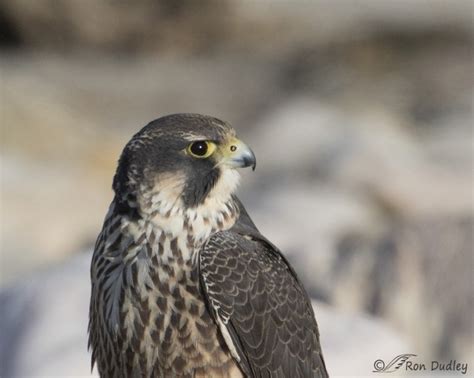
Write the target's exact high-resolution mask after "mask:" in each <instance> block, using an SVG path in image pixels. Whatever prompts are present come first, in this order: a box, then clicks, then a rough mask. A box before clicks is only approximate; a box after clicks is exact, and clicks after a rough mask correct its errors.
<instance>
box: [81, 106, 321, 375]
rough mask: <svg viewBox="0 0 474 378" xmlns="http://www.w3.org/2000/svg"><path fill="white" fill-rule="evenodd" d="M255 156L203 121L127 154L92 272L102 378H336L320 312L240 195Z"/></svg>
mask: <svg viewBox="0 0 474 378" xmlns="http://www.w3.org/2000/svg"><path fill="white" fill-rule="evenodd" d="M255 165H256V160H255V155H254V153H253V152H252V150H251V149H250V148H249V147H248V146H247V145H246V144H244V143H243V142H242V141H240V140H239V139H237V137H236V134H235V131H234V129H233V128H232V127H231V126H230V125H229V124H227V123H225V122H223V121H221V120H219V119H216V118H213V117H209V116H204V115H199V114H174V115H169V116H165V117H162V118H159V119H157V120H155V121H152V122H150V123H149V124H148V125H147V126H145V127H144V128H143V129H141V130H140V131H139V132H138V133H137V134H135V135H134V136H133V138H132V139H131V140H130V141H129V142H128V144H127V145H126V146H125V148H124V150H123V152H122V154H121V157H120V159H119V163H118V168H117V171H116V174H115V176H114V180H113V190H114V193H115V197H114V199H113V201H112V203H111V205H110V208H109V211H108V213H107V215H106V217H105V221H104V225H103V228H102V231H101V233H100V234H99V236H98V239H97V242H96V245H95V250H94V254H93V257H92V264H91V281H92V291H91V301H90V314H89V348H90V350H91V352H92V367H94V364H97V368H98V371H99V373H100V375H101V376H102V377H327V376H328V374H327V371H326V367H325V363H324V359H323V355H322V352H321V346H320V340H319V331H318V326H317V324H316V320H315V317H314V313H313V309H312V306H311V302H310V300H309V298H308V295H307V294H306V292H305V290H304V288H303V286H302V284H301V282H300V281H299V279H298V277H297V276H296V273H295V271H294V270H293V268H292V267H291V266H290V264H289V263H288V261H287V260H286V259H285V257H284V256H283V255H282V254H281V252H280V251H279V250H278V249H277V248H276V247H275V246H274V245H273V244H272V243H271V242H270V241H268V240H267V239H266V238H265V237H264V236H262V235H261V234H260V232H259V231H258V229H257V228H256V227H255V225H254V223H253V222H252V220H251V219H250V217H249V215H248V214H247V212H246V210H245V208H244V207H243V205H242V203H241V202H240V201H239V199H238V198H237V197H236V196H235V190H236V188H237V185H238V183H239V173H238V171H237V168H243V167H253V169H255Z"/></svg>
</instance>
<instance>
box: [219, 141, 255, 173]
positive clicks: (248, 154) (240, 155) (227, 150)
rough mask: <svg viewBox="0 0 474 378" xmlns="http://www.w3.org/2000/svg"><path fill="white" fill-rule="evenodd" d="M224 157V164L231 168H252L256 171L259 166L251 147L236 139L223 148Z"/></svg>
mask: <svg viewBox="0 0 474 378" xmlns="http://www.w3.org/2000/svg"><path fill="white" fill-rule="evenodd" d="M222 155H223V158H222V164H224V165H227V166H228V167H231V168H245V167H252V170H254V171H255V167H256V166H257V160H256V159H255V154H254V153H253V151H252V150H251V149H250V147H249V146H247V145H246V144H245V143H244V142H242V141H241V140H239V139H235V138H234V139H232V140H231V141H230V142H229V143H227V144H226V145H225V146H223V151H222Z"/></svg>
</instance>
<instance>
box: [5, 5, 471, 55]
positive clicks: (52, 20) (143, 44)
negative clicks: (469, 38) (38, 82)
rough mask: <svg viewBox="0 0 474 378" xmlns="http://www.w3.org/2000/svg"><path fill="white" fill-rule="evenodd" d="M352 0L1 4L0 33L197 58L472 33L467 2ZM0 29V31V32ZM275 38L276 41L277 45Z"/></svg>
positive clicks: (34, 42)
mask: <svg viewBox="0 0 474 378" xmlns="http://www.w3.org/2000/svg"><path fill="white" fill-rule="evenodd" d="M429 4H430V7H429V11H427V8H426V1H424V0H411V1H397V2H396V3H394V2H390V1H379V2H374V1H371V0H362V1H358V2H357V3H353V2H347V1H341V2H338V3H336V4H334V2H331V1H328V0H317V1H311V2H300V3H298V5H297V6H294V4H293V3H292V2H284V1H282V2H266V1H263V2H248V1H246V2H230V1H215V0H202V1H199V2H195V1H192V0H191V1H190V0H186V1H180V2H176V1H173V0H162V1H159V2H156V1H153V0H137V1H120V2H113V1H105V2H95V1H93V0H83V1H72V2H71V1H67V0H55V1H51V0H37V1H34V2H31V1H28V0H4V1H3V2H2V4H1V6H0V14H1V15H2V17H1V19H3V20H4V22H3V24H4V25H7V26H8V27H4V32H3V33H2V34H4V35H5V37H7V36H8V37H9V39H8V40H5V42H4V44H6V42H10V45H12V43H11V42H12V41H13V42H16V43H15V44H13V45H14V46H20V47H22V46H23V47H27V48H40V49H54V50H56V51H63V52H70V51H73V50H77V49H82V50H88V51H91V50H92V51H108V52H114V53H124V54H129V53H145V54H148V53H150V52H151V53H154V52H160V53H163V52H171V53H179V54H183V53H184V54H189V53H201V52H202V51H209V50H215V49H225V50H239V51H242V50H243V51H248V50H262V49H263V50H264V51H267V52H270V53H274V52H275V51H276V52H281V51H285V50H287V49H288V48H289V47H291V45H304V44H307V43H308V41H310V42H311V43H326V42H327V41H328V40H330V41H334V40H340V39H347V38H354V37H360V36H364V35H366V34H367V33H372V32H373V30H377V29H388V30H390V29H397V30H400V29H406V30H408V31H418V30H426V29H437V28H445V29H446V28H451V29H454V30H461V31H465V30H470V29H471V26H472V25H471V17H470V11H471V9H470V6H471V3H470V2H469V1H468V0H451V1H450V2H449V6H448V5H446V2H444V1H442V0H431V1H430V3H429ZM0 30H1V29H0ZM275 35H278V36H279V38H278V41H276V40H275Z"/></svg>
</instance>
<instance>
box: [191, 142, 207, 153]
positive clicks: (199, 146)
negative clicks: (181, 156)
mask: <svg viewBox="0 0 474 378" xmlns="http://www.w3.org/2000/svg"><path fill="white" fill-rule="evenodd" d="M190 151H191V152H192V153H193V155H196V156H204V155H206V153H207V143H206V142H194V143H193V144H191V147H190Z"/></svg>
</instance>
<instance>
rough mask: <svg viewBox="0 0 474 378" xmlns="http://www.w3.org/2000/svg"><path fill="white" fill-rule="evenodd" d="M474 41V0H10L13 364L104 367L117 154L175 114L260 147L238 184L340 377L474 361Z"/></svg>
mask: <svg viewBox="0 0 474 378" xmlns="http://www.w3.org/2000/svg"><path fill="white" fill-rule="evenodd" d="M472 42H473V2H471V1H465V0H450V1H444V0H410V1H408V0H397V1H389V0H358V1H345V0H339V1H330V0H314V1H289V0H287V1H263V0H261V1H232V2H231V1H209V0H201V1H199V2H198V1H191V0H189V1H180V2H178V1H174V0H162V1H152V0H137V1H127V0H121V1H102V2H97V1H94V0H82V1H69V0H37V1H28V0H3V1H2V2H1V3H0V75H1V103H0V106H1V139H0V143H1V144H0V145H1V150H0V159H1V160H0V168H1V202H0V206H1V207H0V212H1V213H0V214H1V215H0V216H1V218H0V221H1V270H0V273H1V274H0V291H1V293H0V315H1V319H0V320H1V325H0V333H1V334H2V337H1V339H2V341H0V362H1V366H0V373H1V374H0V375H2V376H27V375H33V376H34V375H57V376H74V375H75V376H78V375H86V374H88V372H89V364H90V362H89V357H88V354H87V352H86V327H87V312H88V295H89V273H88V269H89V261H90V254H91V249H92V248H93V244H94V242H95V238H96V236H97V234H98V232H99V231H100V228H101V225H102V221H103V218H104V216H105V212H106V210H107V207H108V205H109V202H110V201H111V199H112V190H111V182H112V176H113V174H114V170H115V166H116V162H117V159H118V156H119V154H120V152H121V149H122V148H123V146H124V144H125V143H126V142H127V141H128V140H129V138H130V137H131V135H132V134H133V133H135V132H136V131H137V130H138V129H140V128H141V127H142V126H144V125H145V124H146V123H148V122H149V121H150V120H152V119H155V118H158V117H160V116H162V115H165V114H169V113H175V112H197V113H204V114H209V115H213V116H216V117H218V118H221V119H223V120H226V121H228V122H230V123H231V124H232V125H233V126H234V127H235V128H236V129H237V131H238V133H239V135H240V136H241V138H242V139H243V140H245V141H246V142H248V144H250V145H251V146H252V148H253V150H254V151H255V153H256V155H257V160H258V168H257V170H256V172H254V173H251V172H250V173H249V172H243V176H244V178H243V182H242V185H241V188H240V190H239V195H240V197H241V199H242V200H243V202H244V204H245V205H246V207H247V209H248V211H249V213H250V214H251V216H252V218H253V219H254V221H255V223H256V224H257V226H258V227H259V228H260V230H261V232H262V233H263V234H265V235H266V236H267V237H268V238H269V239H270V240H272V241H273V242H274V243H275V244H276V245H278V246H279V247H280V248H281V249H282V250H283V251H284V252H285V254H286V255H287V256H288V258H289V260H290V261H291V262H292V263H293V264H294V266H295V269H296V271H297V272H298V274H299V275H300V277H301V278H302V280H303V281H304V283H305V285H306V287H307V289H308V291H309V293H310V295H311V296H312V297H313V298H314V299H315V300H317V301H318V302H316V303H317V304H316V313H317V316H318V317H321V319H320V323H321V324H320V328H321V334H322V343H323V349H325V350H326V351H327V352H326V359H327V361H328V368H329V371H330V372H333V374H341V375H350V374H351V373H352V374H357V375H369V374H371V372H372V370H373V361H374V360H376V359H378V358H382V359H383V360H388V361H390V360H391V359H392V358H393V357H395V356H396V355H397V354H401V353H414V354H416V355H417V356H418V358H419V360H418V362H421V361H430V359H438V360H440V361H446V362H449V361H450V360H451V359H456V360H457V361H460V362H462V361H463V362H469V363H470V364H471V365H470V369H471V370H470V372H471V373H472V368H473V365H472V364H473V363H474V353H473V339H474V338H473V332H474V327H473V320H472V314H473V310H474V289H473V271H474V270H473V172H474V170H473V147H474V146H473V143H474V142H473V141H474V138H473V111H472V99H473V98H472V89H473V78H474V75H473V59H472V58H473V49H472V46H473V45H472ZM318 314H321V315H318ZM350 348H352V349H350ZM361 361H363V363H362V362H361ZM357 369H360V370H357Z"/></svg>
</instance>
